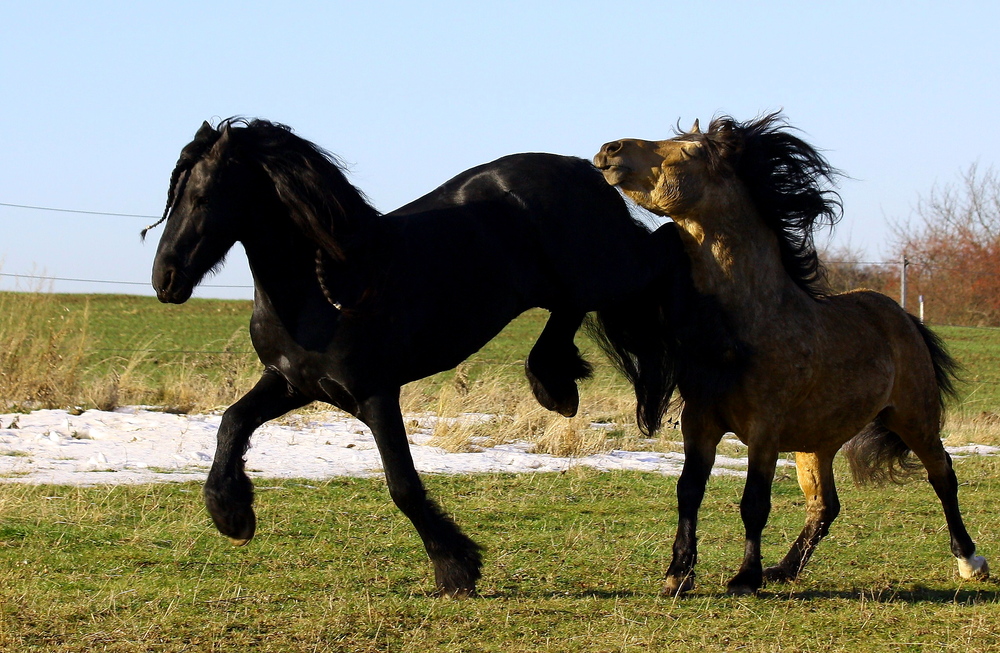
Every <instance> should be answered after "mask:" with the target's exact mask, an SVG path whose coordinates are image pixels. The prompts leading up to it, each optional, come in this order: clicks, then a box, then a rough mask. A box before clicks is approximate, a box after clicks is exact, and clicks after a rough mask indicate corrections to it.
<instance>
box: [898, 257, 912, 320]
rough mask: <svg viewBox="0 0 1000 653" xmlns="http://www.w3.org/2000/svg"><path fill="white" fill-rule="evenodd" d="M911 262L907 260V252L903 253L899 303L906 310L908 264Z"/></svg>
mask: <svg viewBox="0 0 1000 653" xmlns="http://www.w3.org/2000/svg"><path fill="white" fill-rule="evenodd" d="M909 264H910V262H909V261H907V260H906V254H903V271H902V272H901V277H900V280H899V305H900V306H902V307H903V310H904V311H905V310H906V266H908V265H909Z"/></svg>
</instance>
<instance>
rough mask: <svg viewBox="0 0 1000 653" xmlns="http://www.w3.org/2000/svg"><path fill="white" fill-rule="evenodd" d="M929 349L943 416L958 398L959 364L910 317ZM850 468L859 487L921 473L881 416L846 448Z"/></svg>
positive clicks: (900, 439) (922, 325) (922, 326)
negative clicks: (947, 401)
mask: <svg viewBox="0 0 1000 653" xmlns="http://www.w3.org/2000/svg"><path fill="white" fill-rule="evenodd" d="M908 317H909V318H910V320H911V321H912V322H913V324H914V326H915V327H916V328H917V331H918V332H919V333H920V337H921V338H922V339H923V341H924V345H925V346H926V347H927V352H928V353H929V354H930V356H931V363H932V364H933V365H934V382H935V383H936V385H937V388H938V401H939V402H940V405H941V410H942V414H943V412H944V405H945V401H946V400H947V399H948V398H949V397H950V398H952V399H954V398H955V397H956V388H955V381H956V379H957V374H958V371H959V364H958V362H957V361H956V360H955V359H954V358H952V357H951V354H949V353H948V350H947V349H946V348H945V345H944V341H943V340H942V339H941V337H940V336H938V335H937V334H936V333H934V332H933V331H931V330H930V329H929V328H927V327H926V326H924V324H923V323H922V322H921V321H920V320H919V319H918V318H916V317H914V316H913V315H908ZM843 452H844V457H845V458H847V462H848V463H849V465H850V469H851V476H853V477H854V482H855V483H856V484H858V485H863V484H866V483H871V484H873V485H878V484H882V483H885V482H886V481H892V482H894V483H899V482H902V481H903V480H905V479H906V478H907V477H908V476H910V475H912V474H914V473H915V472H917V471H918V470H920V468H921V465H920V463H919V462H917V461H915V460H913V459H911V458H910V448H909V447H908V446H907V445H906V443H905V442H903V439H902V438H901V437H899V434H898V433H896V432H895V431H893V430H892V429H890V428H889V427H887V426H886V424H885V422H884V420H883V419H882V415H881V414H880V415H878V416H876V417H875V419H874V420H873V421H872V422H871V424H869V425H867V426H866V427H865V428H864V429H862V431H861V432H860V433H858V434H857V435H855V436H854V437H853V438H851V439H850V440H849V441H848V442H847V444H845V445H844V448H843Z"/></svg>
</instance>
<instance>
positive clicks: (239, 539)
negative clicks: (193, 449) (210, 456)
mask: <svg viewBox="0 0 1000 653" xmlns="http://www.w3.org/2000/svg"><path fill="white" fill-rule="evenodd" d="M307 403H309V400H308V399H306V398H305V397H304V396H303V395H302V394H301V393H299V392H298V391H297V390H296V389H295V388H293V387H291V386H290V385H289V384H288V382H287V381H286V380H285V378H284V377H283V376H281V375H280V374H279V373H278V372H277V371H276V370H272V369H267V370H266V371H265V372H264V375H263V376H261V378H260V380H259V381H257V385H255V386H254V387H253V388H252V389H251V390H250V392H248V393H247V394H245V395H243V397H242V398H241V399H240V400H239V401H237V402H236V403H235V404H233V405H232V406H230V407H229V409H228V410H226V412H225V414H223V416H222V423H221V424H220V425H219V433H218V436H217V444H216V449H215V460H214V462H213V463H212V470H211V471H210V472H209V473H208V480H206V481H205V488H204V496H205V506H206V507H207V508H208V512H209V514H210V515H212V521H213V522H215V527H216V528H218V529H219V532H220V533H222V534H223V535H225V536H227V537H229V539H231V540H232V542H233V544H236V545H239V546H242V545H244V544H246V543H247V542H249V541H250V539H251V538H252V537H253V534H254V531H255V530H256V528H257V518H256V517H255V516H254V512H253V483H252V482H251V481H250V478H249V477H247V475H246V472H245V471H244V470H243V466H244V460H243V456H244V455H245V454H246V452H247V448H248V447H249V446H250V436H251V435H253V432H254V430H256V429H257V427H258V426H260V425H261V424H263V423H264V422H266V421H268V420H271V419H274V418H275V417H280V416H282V415H284V414H285V413H287V412H288V411H290V410H294V409H296V408H301V407H302V406H305V405H306V404H307Z"/></svg>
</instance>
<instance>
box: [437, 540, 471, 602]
mask: <svg viewBox="0 0 1000 653" xmlns="http://www.w3.org/2000/svg"><path fill="white" fill-rule="evenodd" d="M481 565H482V563H481V561H480V560H479V556H478V551H475V552H474V555H473V556H472V557H471V558H469V559H467V560H464V561H459V560H456V559H454V558H452V559H444V560H436V561H435V562H434V584H435V585H436V586H437V595H438V596H442V597H447V598H452V599H465V598H473V597H476V596H478V595H477V594H476V581H478V580H479V577H480V575H481V572H480V567H481Z"/></svg>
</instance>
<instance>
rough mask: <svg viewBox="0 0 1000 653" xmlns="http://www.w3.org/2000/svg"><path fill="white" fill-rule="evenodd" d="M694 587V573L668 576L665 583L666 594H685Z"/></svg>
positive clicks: (663, 591) (664, 593)
mask: <svg viewBox="0 0 1000 653" xmlns="http://www.w3.org/2000/svg"><path fill="white" fill-rule="evenodd" d="M693 589H694V574H687V575H685V576H667V580H666V581H665V582H664V583H663V590H662V593H663V595H664V596H684V595H685V594H687V593H688V592H690V591H691V590H693Z"/></svg>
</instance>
